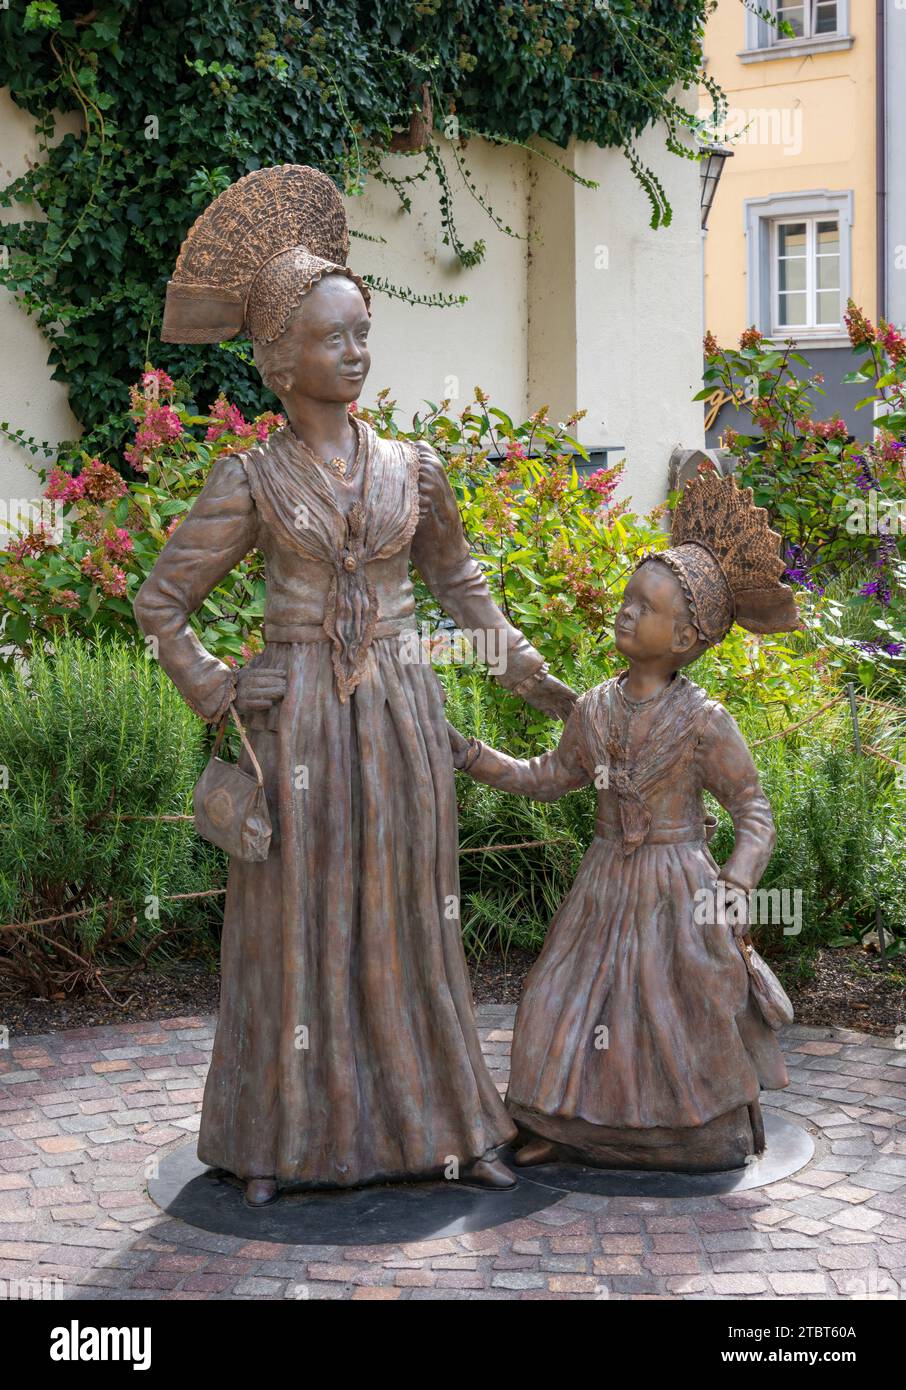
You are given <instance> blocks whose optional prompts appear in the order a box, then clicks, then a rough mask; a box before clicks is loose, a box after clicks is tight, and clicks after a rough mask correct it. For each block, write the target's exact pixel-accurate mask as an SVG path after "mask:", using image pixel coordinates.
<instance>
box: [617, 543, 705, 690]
mask: <svg viewBox="0 0 906 1390" xmlns="http://www.w3.org/2000/svg"><path fill="white" fill-rule="evenodd" d="M614 639H615V641H616V645H617V650H618V651H620V652H622V653H623V655H624V656H627V657H629V658H630V660H632V661H653V660H657V659H660V658H673V657H675V658H676V664H677V666H680V665H681V664H682V663H681V660H680V658H681V657H682V656H684V655H685V653H686V652H688V651H690V650H691V649H692V647H693V646H695V644H696V642H697V640H698V639H697V634H696V631H695V628H694V627H693V626H692V624H691V623H690V621H689V615H688V612H687V610H686V601H685V598H684V596H683V591H682V589H681V588H680V585H679V581H678V580H677V578H676V576H675V575H674V574H673V573H672V571H671V570H670V569H669V567H668V566H667V565H664V564H658V563H657V562H655V561H652V562H651V563H649V564H644V565H642V566H641V567H640V568H639V569H637V570H636V572H635V574H634V575H633V576H632V578H631V579H630V580H629V583H628V584H627V585H626V588H625V590H624V591H623V602H622V603H621V605H620V610H619V612H618V613H617V616H616V620H615V622H614Z"/></svg>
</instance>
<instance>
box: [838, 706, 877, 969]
mask: <svg viewBox="0 0 906 1390" xmlns="http://www.w3.org/2000/svg"><path fill="white" fill-rule="evenodd" d="M846 694H847V696H848V697H849V713H850V717H851V719H852V722H853V742H854V743H855V746H856V755H857V757H858V758H859V764H860V769H861V775H862V777H864V775H865V764H864V763H863V762H862V757H863V756H864V754H863V749H862V735H861V734H860V732H859V711H858V710H857V709H856V688H855V686H854V685H853V683H852V681H850V682H849V683H848V685H847V687H846ZM871 877H872V882H873V884H874V890H875V928H876V930H877V933H878V951H879V953H880V956H881V963H882V964H883V965H886V964H887V949H886V947H885V945H884V921H883V916H882V913H881V895H880V893H879V892H878V876H877V871H876V869H875V866H874V865H872V870H871Z"/></svg>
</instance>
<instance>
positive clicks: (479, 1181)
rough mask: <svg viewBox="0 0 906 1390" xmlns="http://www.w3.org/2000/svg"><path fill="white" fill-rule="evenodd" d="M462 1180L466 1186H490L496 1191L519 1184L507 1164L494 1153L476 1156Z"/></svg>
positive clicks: (504, 1190)
mask: <svg viewBox="0 0 906 1390" xmlns="http://www.w3.org/2000/svg"><path fill="white" fill-rule="evenodd" d="M461 1181H462V1182H464V1183H465V1185H466V1187H483V1188H490V1189H491V1190H492V1191H496V1192H506V1191H508V1190H511V1189H512V1188H514V1187H517V1186H518V1184H517V1182H516V1179H515V1178H514V1177H513V1175H512V1173H511V1172H510V1170H509V1168H507V1166H506V1164H505V1163H501V1161H500V1159H499V1158H498V1157H497V1156H496V1154H493V1153H492V1154H491V1157H490V1158H476V1160H475V1162H474V1163H470V1164H469V1166H468V1168H467V1169H466V1170H465V1172H464V1173H463V1175H462V1179H461Z"/></svg>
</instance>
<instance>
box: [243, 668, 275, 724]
mask: <svg viewBox="0 0 906 1390" xmlns="http://www.w3.org/2000/svg"><path fill="white" fill-rule="evenodd" d="M285 694H286V672H285V671H281V670H280V668H279V667H278V666H243V668H242V670H241V671H240V672H239V675H238V676H237V677H236V708H237V709H238V710H239V712H240V713H241V714H250V713H251V712H252V711H253V710H269V709H270V708H271V706H272V705H274V704H276V703H277V701H278V700H282V699H283V697H284V695H285Z"/></svg>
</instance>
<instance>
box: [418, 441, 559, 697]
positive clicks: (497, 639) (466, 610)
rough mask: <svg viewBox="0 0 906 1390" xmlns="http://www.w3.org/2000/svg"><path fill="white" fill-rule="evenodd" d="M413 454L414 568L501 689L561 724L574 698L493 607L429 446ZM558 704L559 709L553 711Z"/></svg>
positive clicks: (442, 470)
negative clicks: (416, 489) (416, 463)
mask: <svg viewBox="0 0 906 1390" xmlns="http://www.w3.org/2000/svg"><path fill="white" fill-rule="evenodd" d="M417 448H418V453H419V518H418V526H417V528H416V531H415V535H414V536H413V539H412V551H411V554H412V563H413V564H414V565H415V568H416V569H417V570H418V571H419V573H420V574H421V576H422V578H423V579H424V581H425V583H426V584H427V586H428V588H429V589H430V590H431V592H432V594H433V595H434V597H435V598H436V599H437V601H438V603H439V604H440V605H441V607H442V608H443V609H444V611H445V612H446V613H449V615H450V617H451V618H452V619H453V621H454V622H455V623H456V624H457V626H458V627H459V628H460V629H461V630H462V631H463V632H464V633H467V634H469V635H470V636H471V640H472V645H473V647H476V655H477V656H478V658H479V659H480V660H482V661H484V662H485V664H486V665H487V666H488V667H489V668H490V669H491V671H492V673H493V674H494V676H495V677H496V679H497V680H498V681H499V682H500V684H501V685H502V686H504V687H505V688H506V689H507V690H512V691H514V692H515V693H516V694H518V695H521V696H522V697H523V698H524V699H526V700H527V701H528V702H529V703H530V704H533V705H536V707H537V708H539V709H546V711H547V712H549V713H554V712H556V713H558V714H559V715H560V717H561V718H565V717H566V715H567V714H568V712H569V710H570V708H571V707H572V703H573V701H574V700H575V693H574V692H573V691H571V690H570V689H569V687H568V686H563V685H562V684H561V683H560V682H559V681H557V680H555V678H554V677H552V676H550V675H549V674H548V671H547V664H546V662H545V660H544V657H543V656H542V655H541V653H540V652H538V651H536V650H535V648H534V647H533V646H532V644H531V643H530V642H529V641H527V639H526V638H525V637H523V635H522V633H521V632H520V631H519V630H518V628H515V627H513V625H512V623H510V622H508V621H507V619H506V617H505V616H504V614H503V613H502V612H501V611H500V609H499V608H498V606H497V604H496V603H495V602H494V600H493V598H492V597H491V592H490V589H489V588H488V583H487V580H486V579H485V577H484V575H483V573H482V571H481V567H480V566H479V564H478V563H477V561H476V560H474V559H473V557H472V555H471V554H470V552H469V546H468V542H467V541H466V537H465V534H464V532H463V529H462V520H461V518H460V515H459V507H458V506H457V503H456V497H455V494H454V492H453V489H452V487H451V486H450V481H449V479H448V477H447V474H446V470H445V468H444V465H443V463H442V462H441V460H440V459H439V458H438V456H437V454H436V453H435V452H434V450H433V449H432V448H431V447H430V446H429V445H427V444H424V443H419V444H418V445H417ZM476 644H477V645H476ZM482 644H483V647H484V649H483V650H482ZM546 686H547V687H548V688H547V689H545V687H546ZM554 687H556V689H554ZM557 703H559V705H560V708H558V709H556V711H555V709H554V705H555V704H557Z"/></svg>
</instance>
